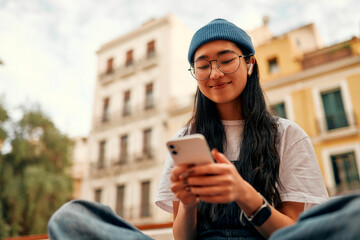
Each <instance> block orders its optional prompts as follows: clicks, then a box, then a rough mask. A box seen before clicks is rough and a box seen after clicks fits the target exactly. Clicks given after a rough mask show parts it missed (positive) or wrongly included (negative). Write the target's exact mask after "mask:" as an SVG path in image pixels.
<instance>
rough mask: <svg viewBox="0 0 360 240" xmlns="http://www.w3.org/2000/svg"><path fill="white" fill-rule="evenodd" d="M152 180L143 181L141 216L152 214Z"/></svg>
mask: <svg viewBox="0 0 360 240" xmlns="http://www.w3.org/2000/svg"><path fill="white" fill-rule="evenodd" d="M149 203H150V181H145V182H142V183H141V203H140V204H141V206H140V216H141V217H148V216H150V204H149Z"/></svg>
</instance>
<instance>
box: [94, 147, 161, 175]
mask: <svg viewBox="0 0 360 240" xmlns="http://www.w3.org/2000/svg"><path fill="white" fill-rule="evenodd" d="M155 158H156V149H155V148H150V149H149V150H148V151H146V152H138V153H134V154H127V155H126V157H124V158H121V157H119V158H116V159H111V161H105V162H104V163H102V164H101V165H100V164H99V163H98V162H92V163H90V169H89V170H90V176H91V177H93V178H101V177H105V176H111V175H117V174H120V173H124V172H129V171H132V170H138V169H140V168H144V167H149V166H150V165H153V161H154V160H155ZM146 163H148V164H146ZM147 165H149V166H147Z"/></svg>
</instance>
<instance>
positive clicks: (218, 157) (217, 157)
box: [211, 148, 231, 163]
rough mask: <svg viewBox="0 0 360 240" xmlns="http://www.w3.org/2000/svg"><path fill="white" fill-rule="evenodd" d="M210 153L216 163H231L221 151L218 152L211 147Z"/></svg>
mask: <svg viewBox="0 0 360 240" xmlns="http://www.w3.org/2000/svg"><path fill="white" fill-rule="evenodd" d="M211 154H212V156H213V158H214V159H215V160H216V162H218V163H231V162H230V161H229V160H228V159H227V158H226V157H225V155H224V154H222V153H221V152H219V151H218V150H217V149H216V148H213V149H212V150H211Z"/></svg>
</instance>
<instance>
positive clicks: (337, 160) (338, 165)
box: [331, 151, 360, 192]
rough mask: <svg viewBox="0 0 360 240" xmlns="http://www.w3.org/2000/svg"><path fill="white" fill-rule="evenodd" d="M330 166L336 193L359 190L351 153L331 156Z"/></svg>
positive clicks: (359, 186)
mask: <svg viewBox="0 0 360 240" xmlns="http://www.w3.org/2000/svg"><path fill="white" fill-rule="evenodd" d="M331 164H332V168H333V173H334V182H335V184H336V190H337V192H343V191H347V190H353V189H359V188H360V179H359V172H358V166H357V163H356V158H355V153H354V152H353V151H351V152H346V153H342V154H337V155H331Z"/></svg>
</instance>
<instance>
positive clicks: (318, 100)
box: [313, 80, 355, 135]
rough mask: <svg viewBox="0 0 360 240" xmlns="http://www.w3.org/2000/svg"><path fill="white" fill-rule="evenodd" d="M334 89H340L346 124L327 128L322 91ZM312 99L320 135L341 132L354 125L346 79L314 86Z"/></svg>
mask: <svg viewBox="0 0 360 240" xmlns="http://www.w3.org/2000/svg"><path fill="white" fill-rule="evenodd" d="M335 89H339V90H340V93H341V98H342V101H343V105H344V110H345V116H346V118H347V121H348V126H345V127H341V128H335V129H330V130H328V128H327V122H326V115H325V109H324V106H323V102H322V93H324V92H328V91H331V90H335ZM313 99H314V104H315V115H316V118H317V121H318V126H319V131H320V133H321V134H322V135H324V134H331V133H336V132H342V131H344V130H345V131H347V130H349V129H351V128H353V127H354V126H355V117H354V110H353V107H352V103H351V98H350V91H349V88H348V85H347V82H346V80H341V81H339V82H334V83H329V84H327V85H326V86H322V87H317V88H314V89H313Z"/></svg>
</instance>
